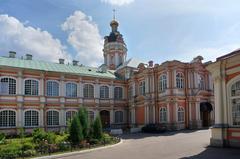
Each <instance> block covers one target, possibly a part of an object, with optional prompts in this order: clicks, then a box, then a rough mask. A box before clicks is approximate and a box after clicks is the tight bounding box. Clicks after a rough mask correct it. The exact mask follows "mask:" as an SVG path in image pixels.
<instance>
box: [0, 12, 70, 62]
mask: <svg viewBox="0 0 240 159" xmlns="http://www.w3.org/2000/svg"><path fill="white" fill-rule="evenodd" d="M0 32H1V35H0V52H1V54H5V53H7V52H8V51H10V50H12V51H16V52H17V56H23V55H24V54H26V53H28V54H32V55H33V58H34V59H42V60H48V61H54V62H57V61H58V59H59V58H65V59H67V60H70V58H71V57H70V56H69V55H68V54H67V53H66V51H65V47H64V46H63V45H62V44H61V42H60V41H59V40H58V39H54V38H53V37H52V35H51V34H50V33H48V32H47V31H42V30H41V29H39V28H33V27H31V26H25V25H24V23H22V22H20V21H19V20H18V19H16V18H15V17H11V16H8V15H0Z"/></svg>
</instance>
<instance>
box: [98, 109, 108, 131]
mask: <svg viewBox="0 0 240 159" xmlns="http://www.w3.org/2000/svg"><path fill="white" fill-rule="evenodd" d="M100 118H101V121H102V126H103V128H109V127H110V112H109V111H107V110H102V111H100Z"/></svg>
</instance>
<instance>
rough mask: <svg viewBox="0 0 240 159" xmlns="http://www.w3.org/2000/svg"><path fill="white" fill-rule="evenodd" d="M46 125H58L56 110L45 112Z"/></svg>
mask: <svg viewBox="0 0 240 159" xmlns="http://www.w3.org/2000/svg"><path fill="white" fill-rule="evenodd" d="M47 125H48V126H58V125H59V112H58V111H56V110H50V111H48V112H47Z"/></svg>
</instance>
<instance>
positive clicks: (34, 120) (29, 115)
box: [24, 110, 39, 127]
mask: <svg viewBox="0 0 240 159" xmlns="http://www.w3.org/2000/svg"><path fill="white" fill-rule="evenodd" d="M38 116H39V115H38V111H36V110H27V111H25V113H24V125H25V126H29V127H31V126H38V118H39V117H38Z"/></svg>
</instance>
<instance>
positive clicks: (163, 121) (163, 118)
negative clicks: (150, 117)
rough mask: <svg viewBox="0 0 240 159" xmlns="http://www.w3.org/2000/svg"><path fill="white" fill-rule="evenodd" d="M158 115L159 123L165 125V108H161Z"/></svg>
mask: <svg viewBox="0 0 240 159" xmlns="http://www.w3.org/2000/svg"><path fill="white" fill-rule="evenodd" d="M159 115H160V117H159V121H160V123H165V122H167V108H165V107H161V108H160V112H159Z"/></svg>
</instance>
